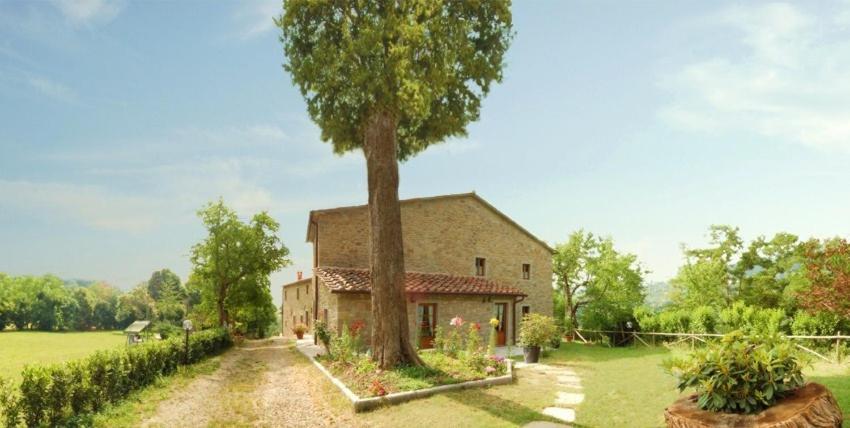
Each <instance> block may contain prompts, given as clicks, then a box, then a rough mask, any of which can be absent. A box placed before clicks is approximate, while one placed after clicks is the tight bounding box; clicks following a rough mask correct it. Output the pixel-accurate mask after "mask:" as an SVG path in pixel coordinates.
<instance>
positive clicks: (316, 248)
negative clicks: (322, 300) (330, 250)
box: [311, 221, 319, 345]
mask: <svg viewBox="0 0 850 428" xmlns="http://www.w3.org/2000/svg"><path fill="white" fill-rule="evenodd" d="M311 223H312V224H313V225H314V226H315V227H316V237H315V239H313V345H318V344H319V339H318V337H316V331H315V330H316V320H317V319H318V318H319V279H318V277H317V276H316V268H317V267H319V223H318V222H316V221H311Z"/></svg>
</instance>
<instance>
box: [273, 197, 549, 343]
mask: <svg viewBox="0 0 850 428" xmlns="http://www.w3.org/2000/svg"><path fill="white" fill-rule="evenodd" d="M401 218H402V234H403V239H404V260H405V268H406V270H407V274H406V278H405V291H406V296H407V313H408V321H409V322H410V332H411V340H412V341H417V340H418V343H419V346H420V347H421V348H427V347H430V346H431V345H432V342H433V338H434V329H435V327H436V326H438V325H440V326H443V327H444V328H448V326H449V320H450V319H451V318H453V317H455V316H460V317H462V318H463V319H464V320H465V321H470V322H479V323H481V325H482V334H483V333H485V332H487V331H488V330H487V328H488V327H487V326H488V324H487V323H488V321H489V320H490V319H491V318H496V319H498V320H499V326H498V327H497V338H498V342H499V345H505V344H514V343H516V339H517V337H516V329H517V322H518V320H520V319H521V317H522V315H523V314H526V313H529V312H538V313H541V314H545V315H551V314H552V261H551V260H552V253H553V250H552V248H551V247H549V246H548V245H547V244H546V243H545V242H543V241H542V240H540V239H538V238H536V237H535V236H534V235H532V234H531V233H530V232H528V231H527V230H526V229H524V228H523V227H522V226H520V225H519V224H517V223H516V222H514V221H513V220H511V219H510V218H509V217H508V216H507V215H505V214H503V213H502V212H500V211H499V210H497V209H496V208H495V207H493V206H492V205H490V204H489V203H488V202H487V201H485V200H484V199H482V198H481V197H479V196H478V195H476V194H475V193H463V194H454V195H443V196H435V197H427V198H417V199H407V200H402V201H401ZM368 233H369V212H368V209H367V206H365V205H360V206H351V207H341V208H332V209H324V210H316V211H311V212H310V218H309V224H308V228H307V242H309V243H312V244H313V276H312V277H311V278H301V274H300V273H299V278H298V280H297V281H295V282H293V283H290V284H286V285H284V286H283V305H282V307H281V311H282V313H281V315H282V324H283V325H282V331H283V332H284V334H289V335H291V334H292V327H293V326H294V325H295V324H298V323H303V324H305V325H307V327H308V328H309V329H310V330H312V328H313V327H314V326H315V322H316V321H317V320H322V321H325V322H326V323H327V324H328V325H329V326H330V327H331V328H332V329H335V330H336V331H339V329H340V328H342V326H343V325H348V326H350V325H352V324H354V323H355V322H363V323H365V324H366V326H365V330H364V331H366V332H368V331H369V328H370V322H371V310H370V305H371V304H370V294H369V293H370V284H369V269H368V267H369V235H368ZM367 340H368V333H367ZM485 340H486V337H485Z"/></svg>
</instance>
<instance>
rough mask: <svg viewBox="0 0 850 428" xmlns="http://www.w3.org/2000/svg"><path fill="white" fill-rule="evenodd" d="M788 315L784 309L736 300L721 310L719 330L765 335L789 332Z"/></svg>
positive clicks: (722, 331)
mask: <svg viewBox="0 0 850 428" xmlns="http://www.w3.org/2000/svg"><path fill="white" fill-rule="evenodd" d="M789 324H790V323H789V322H788V317H787V316H786V315H785V311H783V310H782V309H762V308H758V307H755V306H749V305H747V304H746V303H744V302H735V303H734V304H732V306H730V307H728V308H725V309H722V310H721V311H720V327H719V329H718V331H720V332H721V333H728V332H732V331H737V330H740V331H742V332H744V333H745V334H754V335H763V334H768V335H769V334H777V333H788V332H789V331H790V329H789V327H790V325H789Z"/></svg>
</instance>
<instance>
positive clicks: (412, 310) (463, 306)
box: [319, 293, 519, 345]
mask: <svg viewBox="0 0 850 428" xmlns="http://www.w3.org/2000/svg"><path fill="white" fill-rule="evenodd" d="M328 294H333V295H335V296H336V297H337V305H338V306H337V307H338V315H336V316H332V317H331V318H332V323H331V324H330V325H331V326H332V327H334V328H335V329H336V331H340V329H341V328H342V326H343V324H344V325H347V326H350V325H352V324H353V323H354V322H356V321H363V322H365V323H366V327H365V328H364V329H363V332H364V333H363V336H362V338H363V340H364V341H365V342H367V343H368V341H369V335H370V332H371V328H372V310H371V300H370V295H369V294H366V293H328ZM322 298H323V295H322V294H320V295H319V299H322ZM414 299H415V302H411V301H410V299H408V301H407V320H408V328H409V331H410V340H411V342H412V343H415V340H416V339H417V338H416V332H417V330H416V327H417V323H418V320H417V306H418V305H419V304H424V303H435V304H436V305H437V322H436V325H437V326H442V327H443V329H444V330H446V329H449V328H451V327H450V326H449V321H450V320H451V319H452V318H454V317H455V316H460V317H462V318H463V319H464V322H477V323H480V324H481V338H482V344H484V345H486V344H487V340H488V339H489V331H490V330H489V328H490V327H489V324H488V322H489V321H490V319H491V318H493V317H494V316H495V303H507V309H508V312H507V320H506V323H507V328H508V329H507V343H512V340H513V320H512V318H511V299H510V298H496V297H494V298H490V297H489V296H460V295H458V296H453V295H433V296H418V297H414ZM319 305H320V306H321V303H320V304H319ZM329 312H334V311H329ZM517 312H519V305H518V306H517ZM464 328H467V327H464Z"/></svg>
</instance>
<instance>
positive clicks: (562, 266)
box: [552, 230, 644, 333]
mask: <svg viewBox="0 0 850 428" xmlns="http://www.w3.org/2000/svg"><path fill="white" fill-rule="evenodd" d="M552 262H553V263H552V264H553V271H554V274H555V280H556V285H557V288H558V290H560V292H561V293H563V296H564V309H565V311H566V313H565V314H564V315H565V318H566V320H567V322H568V323H569V325H568V326H567V327H568V329H569V332H570V333H572V330H573V329H575V328H576V327H578V312H579V310H582V311H584V312H586V313H587V319H588V320H593V322H594V323H597V324H598V325H596V326H597V327H612V326H614V325H616V324H617V323H620V322H624V321H627V320H629V319H631V317H632V313H633V312H634V309H635V308H636V307H638V306H640V305H642V304H643V300H644V291H643V287H642V284H643V275H644V271H643V269H642V268H641V267H640V265H639V264H638V262H637V257H636V256H634V255H633V254H620V253H619V252H617V251H616V250H615V249H614V243H613V241H612V240H611V239H610V238H604V239H603V238H599V237H597V236H594V235H593V234H592V233H587V232H585V231H583V230H579V231H577V232H575V233H573V234H571V235H570V238H569V240H568V241H567V242H566V243H563V244H559V245H557V246H556V247H555V255H554V256H553V260H552Z"/></svg>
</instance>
